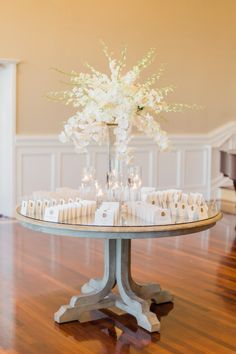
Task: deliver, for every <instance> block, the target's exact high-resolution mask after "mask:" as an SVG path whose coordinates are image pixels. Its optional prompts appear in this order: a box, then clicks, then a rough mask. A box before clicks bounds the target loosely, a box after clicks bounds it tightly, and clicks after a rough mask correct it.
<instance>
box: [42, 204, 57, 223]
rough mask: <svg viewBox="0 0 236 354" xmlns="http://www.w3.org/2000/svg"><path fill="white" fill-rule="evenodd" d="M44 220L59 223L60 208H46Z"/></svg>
mask: <svg viewBox="0 0 236 354" xmlns="http://www.w3.org/2000/svg"><path fill="white" fill-rule="evenodd" d="M43 220H45V221H51V222H59V207H58V206H53V207H49V208H45V211H44V217H43ZM60 221H61V220H60Z"/></svg>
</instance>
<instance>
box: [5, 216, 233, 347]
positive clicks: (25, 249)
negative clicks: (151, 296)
mask: <svg viewBox="0 0 236 354" xmlns="http://www.w3.org/2000/svg"><path fill="white" fill-rule="evenodd" d="M235 225H236V217H235V216H234V215H225V216H224V218H223V219H222V221H220V222H219V223H218V225H217V226H216V227H214V228H213V229H211V230H208V231H206V232H203V233H198V234H195V235H189V236H188V235H186V236H180V237H175V238H165V239H153V240H138V241H133V248H132V249H133V253H132V256H133V260H132V269H133V274H134V277H135V278H136V279H138V280H140V281H155V282H159V283H160V284H161V285H162V287H163V288H166V289H168V290H170V291H171V292H173V294H174V295H175V300H174V304H172V303H168V304H165V305H158V306H153V307H152V311H154V312H156V313H157V316H158V317H159V318H160V319H161V333H160V334H159V333H154V334H150V333H148V332H146V331H145V330H143V329H141V328H139V327H137V324H136V320H135V319H134V318H133V317H132V316H130V315H126V314H125V315H121V316H118V315H114V314H111V313H109V311H106V312H105V311H104V312H99V311H97V312H93V313H92V315H91V318H92V321H91V322H88V323H84V324H80V323H79V322H72V323H67V324H62V325H58V324H56V323H54V321H53V314H54V312H55V311H57V310H58V308H59V307H60V305H62V304H67V303H68V301H69V299H70V297H71V296H72V295H74V294H76V293H78V292H79V289H80V286H81V285H82V284H83V283H84V282H85V281H86V280H87V279H88V278H90V277H99V276H101V274H102V269H103V243H102V241H100V240H92V239H91V240H89V239H79V238H69V237H58V236H47V235H44V234H40V233H36V232H33V231H30V230H27V229H25V228H23V227H22V226H21V225H19V224H18V223H17V222H12V221H11V220H7V219H6V220H3V219H0V329H1V330H0V354H3V353H4V354H6V353H7V354H47V353H50V354H61V353H63V354H70V353H71V354H73V353H76V354H78V353H86V354H87V353H88V354H89V353H96V354H100V353H109V354H110V353H160V354H161V353H181V354H182V353H191V354H192V353H193V354H197V353H226V354H230V353H236V318H235V315H236V282H235V280H236V272H235V269H236V241H235V229H234V227H235Z"/></svg>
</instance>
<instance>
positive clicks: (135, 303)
mask: <svg viewBox="0 0 236 354" xmlns="http://www.w3.org/2000/svg"><path fill="white" fill-rule="evenodd" d="M116 242H117V243H116V281H117V286H118V290H119V293H120V297H121V298H117V300H116V303H115V305H116V306H117V307H118V308H120V309H122V310H124V311H126V312H128V313H130V314H131V315H133V316H134V317H136V319H137V322H138V325H139V326H140V327H142V328H144V329H146V330H148V331H149V332H155V331H159V329H160V322H159V320H158V319H157V317H156V315H155V314H154V313H152V312H151V311H150V309H149V308H150V306H149V303H148V301H146V300H144V299H142V298H140V297H138V295H136V294H135V293H134V291H133V289H132V288H131V284H130V276H129V268H130V240H117V241H116Z"/></svg>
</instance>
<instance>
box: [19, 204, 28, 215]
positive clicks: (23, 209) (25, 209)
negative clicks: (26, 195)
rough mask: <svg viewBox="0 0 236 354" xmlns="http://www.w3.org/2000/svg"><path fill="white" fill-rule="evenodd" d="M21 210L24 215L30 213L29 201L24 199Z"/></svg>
mask: <svg viewBox="0 0 236 354" xmlns="http://www.w3.org/2000/svg"><path fill="white" fill-rule="evenodd" d="M20 212H21V214H22V215H27V213H28V201H27V200H22V202H21V209H20Z"/></svg>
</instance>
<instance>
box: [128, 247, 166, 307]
mask: <svg viewBox="0 0 236 354" xmlns="http://www.w3.org/2000/svg"><path fill="white" fill-rule="evenodd" d="M128 241H129V242H127V246H126V247H127V248H128V269H127V271H128V275H129V283H130V286H131V289H132V290H133V291H134V293H135V294H136V295H138V296H139V297H141V298H142V299H145V300H150V301H153V302H155V303H156V304H162V303H165V302H171V301H173V295H172V294H171V293H170V292H169V291H167V290H162V289H161V286H160V285H159V284H155V283H150V284H139V283H136V282H135V281H134V280H133V278H132V275H131V240H128Z"/></svg>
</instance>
